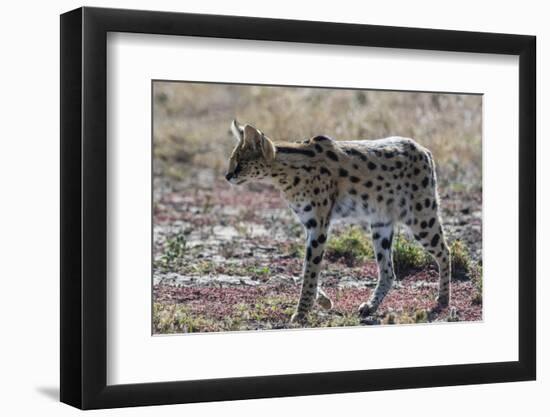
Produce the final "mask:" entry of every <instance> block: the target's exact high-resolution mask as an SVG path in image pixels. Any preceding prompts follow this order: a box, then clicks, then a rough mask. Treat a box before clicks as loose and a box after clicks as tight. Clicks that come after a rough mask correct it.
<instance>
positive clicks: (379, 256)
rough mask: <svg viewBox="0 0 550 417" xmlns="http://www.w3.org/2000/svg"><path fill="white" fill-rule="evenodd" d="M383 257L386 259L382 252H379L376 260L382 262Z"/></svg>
mask: <svg viewBox="0 0 550 417" xmlns="http://www.w3.org/2000/svg"><path fill="white" fill-rule="evenodd" d="M383 257H384V255H382V253H381V252H378V253H377V254H376V259H377V260H378V262H380V261H381V260H382V258H383Z"/></svg>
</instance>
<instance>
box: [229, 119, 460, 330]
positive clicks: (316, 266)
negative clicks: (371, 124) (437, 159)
mask: <svg viewBox="0 0 550 417" xmlns="http://www.w3.org/2000/svg"><path fill="white" fill-rule="evenodd" d="M231 131H232V132H233V135H234V136H235V138H236V139H237V141H238V144H237V145H236V147H235V149H234V150H233V153H232V154H231V158H230V160H229V169H228V171H227V175H226V179H227V180H228V181H229V182H230V183H232V184H244V183H245V182H247V181H259V182H266V183H270V184H273V185H274V186H275V187H276V188H278V189H279V190H280V191H281V192H282V195H283V196H284V197H285V199H286V200H287V202H288V204H289V206H290V208H291V209H292V210H293V211H294V213H296V215H297V217H298V218H299V220H300V222H301V223H302V224H303V226H304V227H305V230H306V235H307V238H306V254H305V260H304V268H303V283H302V290H301V295H300V301H299V303H298V306H297V308H296V312H295V313H294V315H293V316H292V320H291V321H293V322H301V321H303V320H304V318H305V315H306V314H307V313H308V312H309V311H310V310H311V308H312V306H313V303H314V301H315V300H316V301H317V303H318V304H319V305H320V306H321V307H323V308H325V309H331V308H332V306H333V304H332V301H331V300H330V299H329V298H328V297H327V295H326V294H325V293H324V292H323V290H322V289H321V288H320V287H319V273H320V270H321V261H322V259H323V252H324V248H325V243H326V241H327V238H328V234H329V227H330V225H331V222H333V221H334V220H338V219H343V218H351V219H358V218H360V219H362V220H366V221H367V222H368V223H369V224H370V228H371V233H372V242H373V247H374V252H375V254H376V261H377V263H378V283H377V285H376V288H375V290H374V292H373V293H372V295H371V297H370V299H369V300H367V301H366V302H364V303H362V304H361V306H360V307H359V314H360V316H361V317H363V318H364V317H367V316H369V315H371V314H372V313H374V312H375V311H376V309H377V308H378V306H379V305H380V303H381V302H382V300H383V299H384V297H385V295H386V294H387V293H388V291H389V290H390V288H391V286H392V283H393V281H394V279H395V273H394V268H393V259H392V240H393V234H394V227H395V226H396V224H397V223H402V224H404V225H406V226H407V227H408V228H409V229H410V230H411V231H412V233H413V235H414V237H415V239H416V240H417V241H418V242H420V244H421V245H422V246H424V248H425V249H426V250H427V251H428V252H429V253H430V254H431V255H432V256H433V257H434V258H435V260H436V261H437V264H438V266H439V294H438V298H437V301H438V303H439V305H441V306H445V305H447V304H448V303H449V297H450V276H451V268H450V263H451V259H450V251H449V248H448V246H447V244H446V242H445V238H444V235H443V229H442V227H441V220H440V217H439V198H438V193H437V180H436V172H435V165H434V161H433V158H432V155H431V153H430V151H429V150H427V149H426V148H424V147H422V146H420V145H419V144H418V143H416V142H414V141H413V140H412V139H407V138H402V137H389V138H385V139H379V140H357V141H335V140H333V139H331V138H329V137H327V136H315V137H313V138H311V139H308V140H306V141H304V142H301V143H291V142H274V141H273V140H271V139H270V138H268V137H267V136H266V135H264V134H263V133H262V132H261V131H260V130H258V129H256V128H255V127H253V126H251V125H248V124H247V125H244V126H243V125H240V124H239V123H238V122H237V121H235V120H234V121H233V122H232V123H231Z"/></svg>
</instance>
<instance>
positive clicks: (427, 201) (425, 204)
mask: <svg viewBox="0 0 550 417" xmlns="http://www.w3.org/2000/svg"><path fill="white" fill-rule="evenodd" d="M424 207H426V208H428V207H430V199H429V198H427V199H425V200H424Z"/></svg>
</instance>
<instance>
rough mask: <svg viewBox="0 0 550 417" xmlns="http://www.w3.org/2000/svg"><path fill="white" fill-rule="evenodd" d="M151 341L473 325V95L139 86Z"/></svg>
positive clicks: (478, 128) (477, 235)
mask: <svg viewBox="0 0 550 417" xmlns="http://www.w3.org/2000/svg"><path fill="white" fill-rule="evenodd" d="M152 122H153V126H152V142H153V161H152V166H153V184H152V187H153V201H152V213H153V214H152V227H153V242H152V245H153V268H152V271H153V277H152V279H153V300H152V303H153V317H152V331H153V334H180V333H203V332H229V331H250V330H276V329H298V328H323V327H347V326H369V325H416V324H428V323H429V324H432V323H439V324H449V323H450V322H471V321H480V320H482V310H483V284H482V282H483V281H482V95H480V94H463V93H440V92H411V91H382V90H366V89H351V88H350V89H343V88H324V87H323V88H317V87H301V86H292V87H290V86H269V85H241V84H224V83H201V82H188V81H165V80H154V81H152Z"/></svg>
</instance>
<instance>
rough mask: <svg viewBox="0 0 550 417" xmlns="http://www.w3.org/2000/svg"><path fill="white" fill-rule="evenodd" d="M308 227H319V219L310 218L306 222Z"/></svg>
mask: <svg viewBox="0 0 550 417" xmlns="http://www.w3.org/2000/svg"><path fill="white" fill-rule="evenodd" d="M306 227H307V228H308V229H311V228H314V227H317V220H315V219H309V220H308V221H307V223H306Z"/></svg>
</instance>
